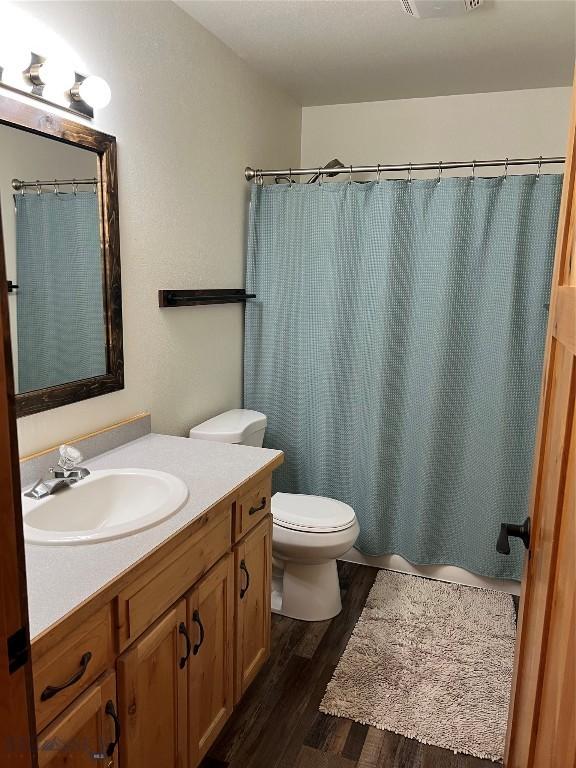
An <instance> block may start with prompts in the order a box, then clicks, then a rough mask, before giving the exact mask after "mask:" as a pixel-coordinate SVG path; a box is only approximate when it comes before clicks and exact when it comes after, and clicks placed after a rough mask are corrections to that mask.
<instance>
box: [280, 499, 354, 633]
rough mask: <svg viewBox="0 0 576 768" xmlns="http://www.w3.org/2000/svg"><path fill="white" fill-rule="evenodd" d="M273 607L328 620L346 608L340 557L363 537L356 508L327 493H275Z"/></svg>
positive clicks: (294, 615) (302, 616)
mask: <svg viewBox="0 0 576 768" xmlns="http://www.w3.org/2000/svg"><path fill="white" fill-rule="evenodd" d="M272 518H273V527H272V554H273V557H274V565H273V570H272V610H273V611H274V612H275V613H280V614H282V615H283V616H290V617H291V618H293V619H302V620H303V621H324V620H325V619H331V618H333V617H334V616H337V615H338V614H339V613H340V611H341V610H342V602H341V599H340V583H339V581H338V571H337V569H336V559H337V558H338V557H341V556H342V555H343V554H344V553H345V552H347V551H348V550H349V549H350V547H352V545H353V544H354V542H355V541H356V539H357V538H358V534H359V532H360V528H359V526H358V521H357V519H356V515H355V514H354V510H353V509H352V507H349V506H348V505H347V504H344V503H342V502H341V501H336V500H335V499H328V498H326V497H324V496H308V495H304V494H293V493H276V494H274V496H273V497H272Z"/></svg>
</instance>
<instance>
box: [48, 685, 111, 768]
mask: <svg viewBox="0 0 576 768" xmlns="http://www.w3.org/2000/svg"><path fill="white" fill-rule="evenodd" d="M116 718H117V706H116V675H115V674H114V672H108V673H106V674H105V675H103V676H102V677H101V678H100V680H98V681H97V682H96V683H94V684H93V685H91V686H90V688H88V690H87V691H85V692H84V693H83V694H82V695H81V696H79V697H78V699H77V700H76V701H75V702H74V703H73V704H72V705H71V706H70V707H68V709H67V710H66V711H65V712H64V713H63V714H62V715H60V717H58V718H57V719H56V720H55V721H54V722H53V723H52V725H50V726H48V728H46V729H44V731H42V733H41V734H40V735H39V737H38V765H39V768H65V767H66V768H94V766H102V767H103V768H112V766H114V765H116V763H115V759H116V756H117V752H118V736H119V735H120V733H119V730H118V721H117V719H116Z"/></svg>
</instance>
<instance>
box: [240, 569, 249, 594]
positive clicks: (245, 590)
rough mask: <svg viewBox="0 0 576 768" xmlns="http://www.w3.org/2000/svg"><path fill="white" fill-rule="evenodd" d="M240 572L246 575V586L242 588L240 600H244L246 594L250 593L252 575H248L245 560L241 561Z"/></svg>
mask: <svg viewBox="0 0 576 768" xmlns="http://www.w3.org/2000/svg"><path fill="white" fill-rule="evenodd" d="M240 570H241V571H244V573H245V574H246V586H245V587H240V600H242V598H243V597H244V595H245V594H246V592H248V587H249V586H250V574H249V573H248V568H246V563H245V562H244V560H240Z"/></svg>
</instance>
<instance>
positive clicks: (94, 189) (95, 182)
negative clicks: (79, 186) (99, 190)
mask: <svg viewBox="0 0 576 768" xmlns="http://www.w3.org/2000/svg"><path fill="white" fill-rule="evenodd" d="M97 184H98V182H97V181H96V179H94V187H93V188H92V191H93V192H94V194H96V187H97Z"/></svg>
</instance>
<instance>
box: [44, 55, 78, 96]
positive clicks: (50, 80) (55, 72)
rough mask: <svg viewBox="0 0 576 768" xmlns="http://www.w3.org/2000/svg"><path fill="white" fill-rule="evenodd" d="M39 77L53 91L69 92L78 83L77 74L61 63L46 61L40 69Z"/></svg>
mask: <svg viewBox="0 0 576 768" xmlns="http://www.w3.org/2000/svg"><path fill="white" fill-rule="evenodd" d="M37 75H38V77H39V78H40V80H41V81H42V82H43V83H44V85H45V86H46V87H47V88H49V89H50V90H51V91H54V92H58V93H63V92H64V91H69V90H70V88H72V86H73V85H74V83H75V82H76V73H75V72H74V70H73V69H72V68H71V67H68V66H66V64H64V63H63V62H61V61H45V62H43V63H42V64H40V66H39V67H38V72H37Z"/></svg>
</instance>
